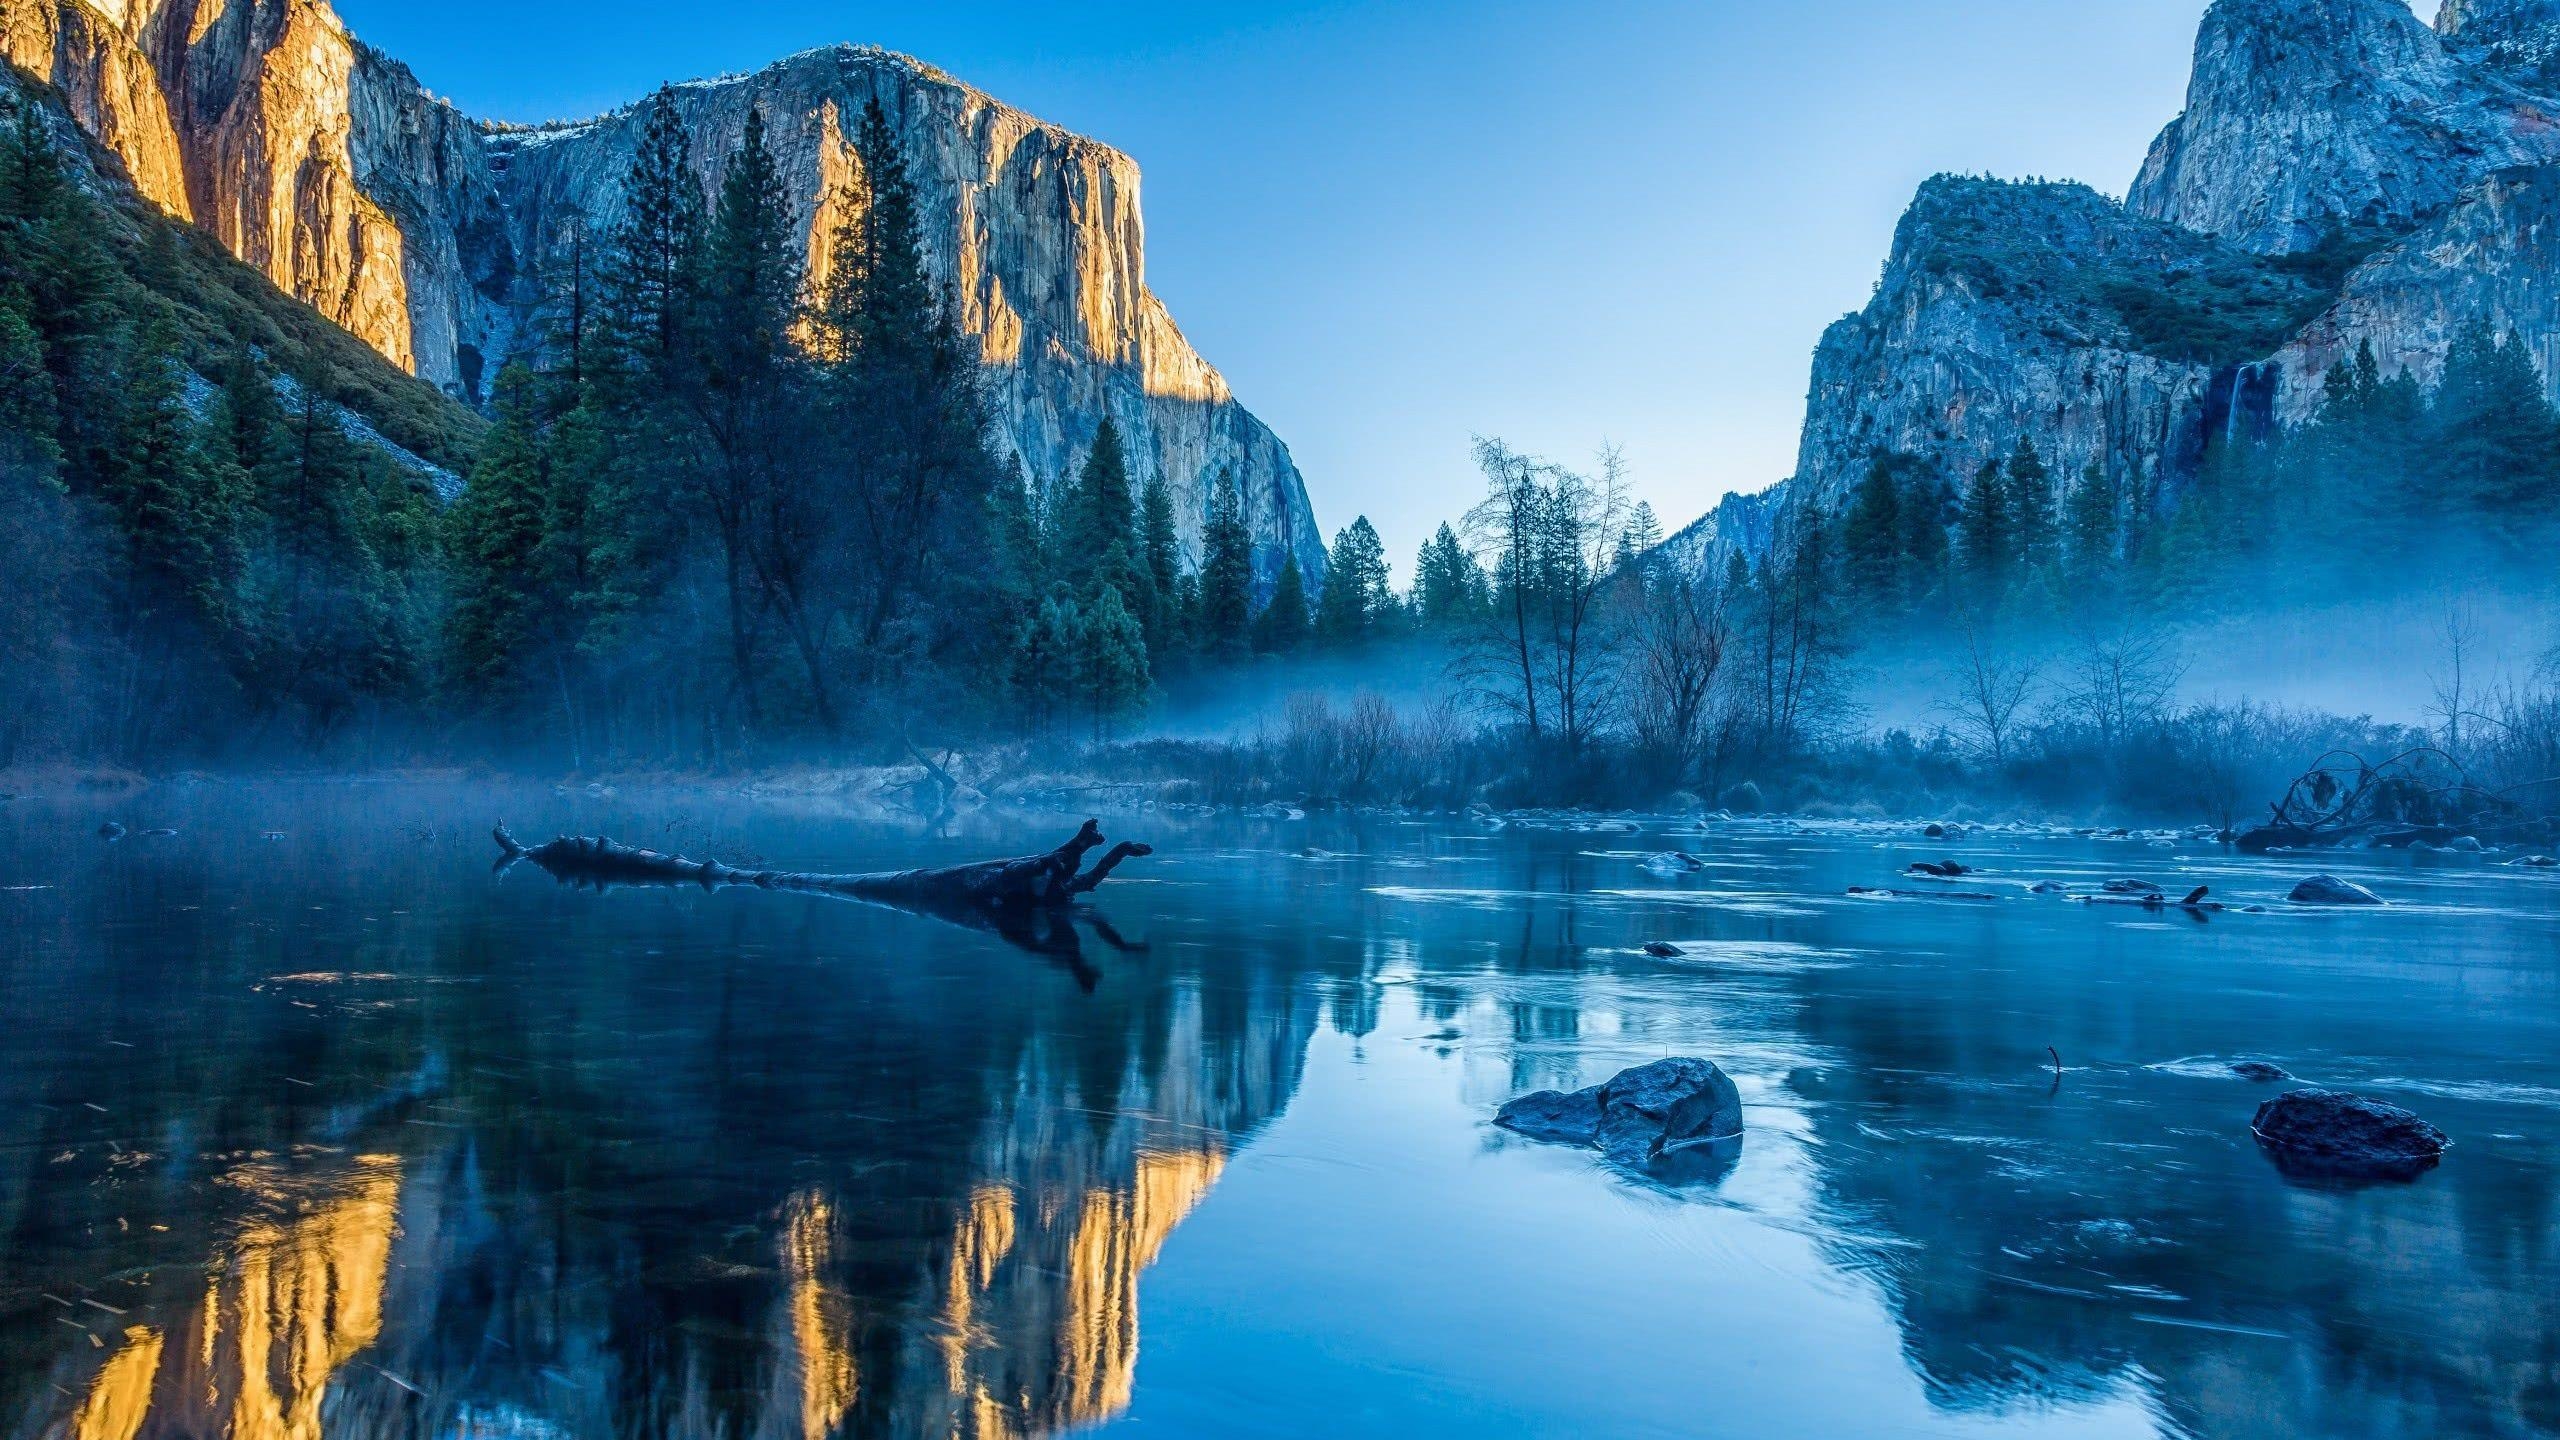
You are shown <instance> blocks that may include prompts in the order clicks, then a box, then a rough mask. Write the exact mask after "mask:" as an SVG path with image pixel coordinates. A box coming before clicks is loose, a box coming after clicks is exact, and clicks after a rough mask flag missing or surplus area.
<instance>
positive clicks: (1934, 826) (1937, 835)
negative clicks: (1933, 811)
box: [1920, 820, 1947, 840]
mask: <svg viewBox="0 0 2560 1440" xmlns="http://www.w3.org/2000/svg"><path fill="white" fill-rule="evenodd" d="M1920 833H1921V834H1922V835H1924V836H1926V837H1928V838H1929V839H1931V840H1944V839H1946V838H1947V827H1946V826H1944V825H1941V824H1939V823H1938V822H1936V821H1934V820H1932V821H1930V822H1929V824H1928V825H1927V826H1926V827H1924V828H1923V829H1922V830H1921V831H1920Z"/></svg>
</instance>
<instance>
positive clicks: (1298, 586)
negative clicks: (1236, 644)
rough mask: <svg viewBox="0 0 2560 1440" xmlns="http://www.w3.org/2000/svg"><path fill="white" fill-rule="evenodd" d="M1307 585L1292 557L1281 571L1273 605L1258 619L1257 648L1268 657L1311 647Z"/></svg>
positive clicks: (1255, 620) (1266, 608)
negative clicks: (1308, 641)
mask: <svg viewBox="0 0 2560 1440" xmlns="http://www.w3.org/2000/svg"><path fill="white" fill-rule="evenodd" d="M1308 629H1309V626H1308V623H1307V585H1306V581H1305V580H1304V579H1303V578H1301V577H1300V576H1299V574H1298V562H1297V559H1296V557H1294V556H1292V557H1291V558H1290V559H1289V560H1287V561H1285V562H1284V563H1283V564H1282V565H1281V567H1280V582H1279V583H1278V584H1277V585H1275V586H1273V587H1272V590H1271V602H1270V603H1269V604H1267V605H1265V606H1263V607H1262V613H1261V614H1260V615H1257V616H1255V617H1254V621H1253V648H1254V649H1255V650H1256V651H1258V652H1260V653H1262V654H1264V655H1292V654H1295V653H1297V651H1298V650H1299V649H1300V648H1301V647H1302V646H1304V645H1305V644H1306V643H1307V634H1308Z"/></svg>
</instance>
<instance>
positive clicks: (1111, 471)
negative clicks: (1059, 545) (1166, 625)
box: [1066, 415, 1156, 616]
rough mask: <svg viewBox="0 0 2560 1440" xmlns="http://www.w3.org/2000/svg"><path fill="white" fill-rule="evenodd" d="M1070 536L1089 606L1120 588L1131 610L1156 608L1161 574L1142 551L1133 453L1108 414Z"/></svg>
mask: <svg viewBox="0 0 2560 1440" xmlns="http://www.w3.org/2000/svg"><path fill="white" fill-rule="evenodd" d="M1066 542H1067V549H1066V559H1067V563H1068V566H1069V574H1070V575H1071V576H1072V577H1073V578H1074V580H1075V584H1076V593H1077V596H1078V597H1079V599H1081V600H1082V601H1083V602H1084V604H1085V606H1086V608H1087V609H1088V611H1090V610H1091V609H1092V608H1093V607H1094V605H1096V604H1097V603H1098V602H1099V601H1100V599H1101V596H1102V592H1103V591H1105V590H1114V591H1117V592H1119V594H1120V596H1121V599H1122V603H1123V604H1124V605H1125V606H1127V607H1128V609H1129V610H1130V613H1132V614H1134V615H1139V616H1145V615H1148V614H1152V613H1153V612H1154V610H1155V607H1156V584H1155V575H1154V573H1153V571H1152V570H1151V569H1150V568H1149V567H1148V565H1147V563H1146V560H1145V557H1144V555H1143V553H1142V546H1141V540H1140V536H1139V534H1138V515H1137V498H1136V496H1135V495H1134V494H1133V493H1132V491H1131V488H1130V484H1129V454H1128V450H1127V448H1126V447H1125V446H1123V445H1122V444H1121V440H1120V427H1119V426H1118V425H1117V424H1115V423H1113V422H1112V419H1111V417H1110V416H1108V415H1105V416H1104V417H1102V424H1101V426H1100V428H1098V429H1097V430H1095V432H1094V436H1093V449H1092V451H1091V452H1090V453H1089V454H1087V455H1086V457H1085V462H1084V469H1083V471H1082V472H1081V473H1080V474H1079V475H1078V476H1077V479H1076V491H1075V499H1074V501H1073V508H1072V509H1071V510H1070V511H1069V523H1068V526H1067V534H1066Z"/></svg>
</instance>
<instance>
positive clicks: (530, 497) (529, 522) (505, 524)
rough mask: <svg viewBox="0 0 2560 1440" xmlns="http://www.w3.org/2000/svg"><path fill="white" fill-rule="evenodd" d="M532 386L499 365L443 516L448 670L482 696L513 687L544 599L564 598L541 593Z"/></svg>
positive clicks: (539, 460)
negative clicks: (471, 454) (473, 449)
mask: <svg viewBox="0 0 2560 1440" xmlns="http://www.w3.org/2000/svg"><path fill="white" fill-rule="evenodd" d="M535 388H536V382H535V380H534V377H533V376H532V374H531V373H530V372H529V371H527V370H525V369H524V368H523V367H522V366H520V365H510V366H508V367H507V368H506V369H505V370H503V371H501V372H499V375H498V381H497V387H496V391H495V397H494V407H495V410H496V418H495V421H494V423H492V424H491V425H490V427H489V433H488V436H487V438H485V439H483V440H482V441H481V442H480V454H479V457H478V459H477V460H476V461H475V462H474V463H473V465H472V467H471V481H470V484H469V485H468V486H467V487H466V488H465V489H464V490H463V492H462V498H461V499H459V500H457V501H455V502H454V505H453V509H452V510H451V511H450V512H449V513H448V516H447V521H446V523H447V525H448V527H449V529H450V532H451V534H452V537H453V541H452V545H453V559H454V571H455V574H454V602H453V616H452V620H451V622H450V644H451V647H452V663H453V670H454V674H455V675H456V677H457V678H458V680H459V681H460V683H461V685H462V687H463V689H464V691H465V693H467V694H469V695H471V696H473V697H475V698H479V699H482V700H491V699H497V698H502V697H504V696H506V695H508V694H509V693H510V692H511V691H513V690H514V689H516V688H517V687H518V685H519V684H520V677H522V676H523V675H524V674H525V673H526V671H527V669H528V668H529V661H530V660H531V658H532V657H531V656H530V655H529V654H528V652H529V650H530V649H531V639H532V636H533V634H534V632H535V631H536V629H537V628H538V625H539V611H540V608H541V607H543V606H545V605H548V604H553V603H558V601H559V600H560V599H563V598H565V597H554V596H551V595H547V594H544V593H543V587H542V586H541V581H542V579H543V578H544V576H545V572H546V571H548V570H550V569H551V568H552V567H551V566H550V565H548V564H546V563H545V560H544V557H543V554H542V551H543V546H544V542H545V540H546V538H547V533H546V527H547V526H548V524H549V523H550V521H551V519H552V516H553V515H554V513H555V512H554V509H553V506H552V503H551V497H550V496H549V495H548V494H547V493H546V488H547V487H546V485H545V483H544V482H545V476H544V465H543V456H542V445H541V437H540V436H539V435H537V434H536V433H535V430H534V419H535V404H536V398H535Z"/></svg>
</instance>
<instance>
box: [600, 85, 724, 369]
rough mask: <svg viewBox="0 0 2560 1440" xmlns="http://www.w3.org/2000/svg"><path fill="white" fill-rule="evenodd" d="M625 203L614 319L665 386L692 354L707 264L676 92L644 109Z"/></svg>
mask: <svg viewBox="0 0 2560 1440" xmlns="http://www.w3.org/2000/svg"><path fill="white" fill-rule="evenodd" d="M622 205H623V223H622V228H621V229H620V230H619V231H617V232H616V233H615V235H614V237H613V243H612V245H611V246H610V247H609V249H608V251H607V255H606V259H605V263H604V267H603V271H604V274H603V279H604V288H605V294H606V300H607V306H608V318H609V320H610V323H611V324H612V325H613V327H614V332H615V339H616V341H617V342H618V343H619V344H620V345H621V346H622V347H623V348H624V349H625V350H626V351H627V352H628V353H629V354H630V355H631V356H632V357H633V358H634V360H635V361H636V363H637V364H638V365H639V367H640V368H641V370H642V371H643V372H645V373H647V374H649V375H651V376H653V377H655V378H657V379H658V380H660V381H661V383H665V382H667V381H669V380H671V379H672V378H673V377H672V376H671V375H670V374H669V373H668V372H669V371H670V370H671V369H672V368H673V367H675V366H676V365H677V364H679V363H680V362H681V361H682V360H683V358H684V356H685V351H686V349H687V348H688V344H689V341H690V338H691V335H690V332H691V330H692V327H693V324H694V321H695V318H696V316H695V314H694V301H695V298H696V297H697V295H698V294H699V293H700V288H701V276H700V270H701V264H702V194H701V191H700V189H699V188H698V187H697V185H696V183H695V181H694V177H693V141H692V137H691V136H690V135H688V134H687V133H686V131H685V126H684V117H683V115H682V114H680V113H679V112H678V111H677V109H676V102H675V90H674V87H672V86H669V87H665V88H662V89H660V90H659V91H658V93H657V94H655V95H652V96H651V97H649V100H648V103H647V105H646V106H645V107H644V109H643V113H642V119H641V133H640V146H639V151H638V153H637V154H636V155H634V156H633V157H632V161H631V172H630V174H629V175H628V176H627V177H625V179H624V181H623V190H622Z"/></svg>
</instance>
